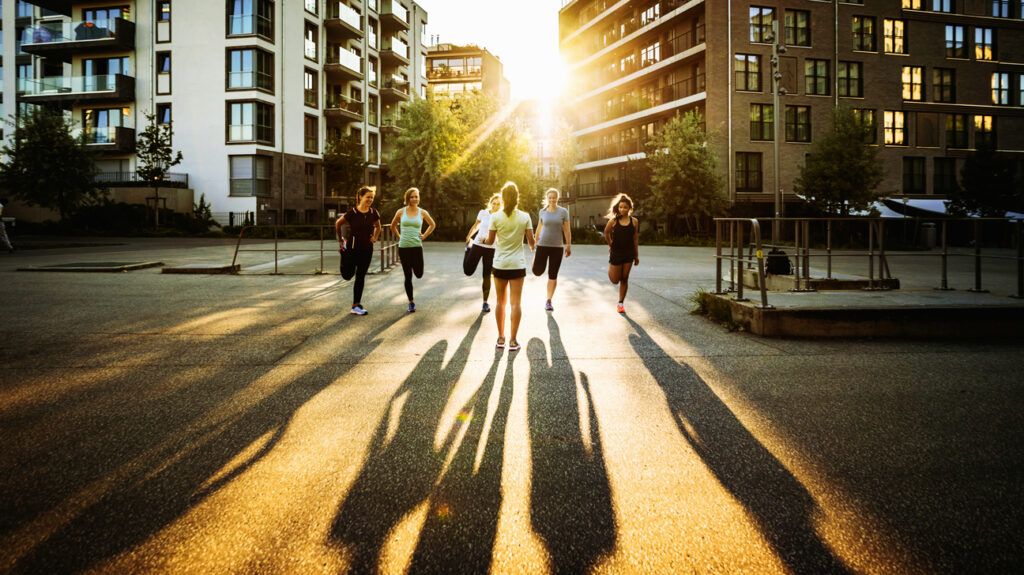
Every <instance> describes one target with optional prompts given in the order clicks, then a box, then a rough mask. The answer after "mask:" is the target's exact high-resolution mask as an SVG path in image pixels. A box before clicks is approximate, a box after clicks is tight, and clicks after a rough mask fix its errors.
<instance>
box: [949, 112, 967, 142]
mask: <svg viewBox="0 0 1024 575" xmlns="http://www.w3.org/2000/svg"><path fill="white" fill-rule="evenodd" d="M946 147H947V148H966V147H967V115H966V114H946Z"/></svg>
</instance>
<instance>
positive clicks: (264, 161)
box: [228, 156, 274, 197]
mask: <svg viewBox="0 0 1024 575" xmlns="http://www.w3.org/2000/svg"><path fill="white" fill-rule="evenodd" d="M228 161H229V163H230V172H231V182H230V184H229V188H228V189H229V190H230V191H229V194H230V195H232V196H236V197H238V196H241V197H251V196H269V195H270V178H271V176H272V172H273V165H274V164H273V162H272V160H271V158H269V157H267V156H228Z"/></svg>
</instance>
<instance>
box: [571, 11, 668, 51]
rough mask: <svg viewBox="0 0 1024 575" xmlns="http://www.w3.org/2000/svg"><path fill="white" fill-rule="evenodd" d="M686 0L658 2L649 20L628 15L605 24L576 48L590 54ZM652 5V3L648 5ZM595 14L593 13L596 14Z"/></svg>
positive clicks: (642, 26) (638, 28)
mask: <svg viewBox="0 0 1024 575" xmlns="http://www.w3.org/2000/svg"><path fill="white" fill-rule="evenodd" d="M686 2H687V0H662V1H661V2H658V3H657V4H658V5H659V8H658V14H659V16H658V17H657V18H652V19H650V20H644V19H642V18H640V17H637V16H630V17H629V18H625V19H622V20H619V21H617V22H614V23H613V24H612V25H611V26H610V27H608V26H605V27H603V28H601V31H598V32H595V33H594V35H593V36H588V37H589V40H581V41H580V44H579V45H578V46H577V48H576V50H577V52H578V54H579V55H581V56H582V55H584V54H592V53H595V52H598V51H600V50H603V49H604V48H606V47H608V46H611V45H612V44H614V43H616V42H618V41H619V40H621V39H623V38H625V37H626V36H629V35H630V34H632V33H633V32H636V31H637V30H640V29H641V28H645V27H646V26H648V25H649V24H653V23H654V22H657V21H658V20H659V19H661V18H662V17H663V16H665V15H666V14H668V13H669V12H671V11H673V10H675V9H676V8H678V7H680V6H682V5H683V4H686ZM649 6H653V4H651V5H649ZM596 15H597V14H594V16H596Z"/></svg>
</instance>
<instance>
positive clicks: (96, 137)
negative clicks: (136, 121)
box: [82, 108, 130, 144]
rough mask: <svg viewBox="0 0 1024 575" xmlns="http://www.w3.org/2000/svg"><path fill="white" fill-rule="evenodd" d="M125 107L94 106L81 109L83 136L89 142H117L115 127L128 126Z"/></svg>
mask: <svg viewBox="0 0 1024 575" xmlns="http://www.w3.org/2000/svg"><path fill="white" fill-rule="evenodd" d="M129 123H130V119H129V116H128V110H127V108H96V109H85V110H82V128H83V130H82V131H83V134H82V135H83V137H84V138H85V141H86V143H89V144H112V143H115V142H117V128H119V127H122V126H128V125H129Z"/></svg>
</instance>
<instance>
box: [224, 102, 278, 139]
mask: <svg viewBox="0 0 1024 575" xmlns="http://www.w3.org/2000/svg"><path fill="white" fill-rule="evenodd" d="M227 112H228V131H227V141H228V142H231V143H235V142H242V143H251V142H256V143H258V144H267V145H270V146H272V145H274V107H273V106H272V105H270V104H265V103H263V102H228V103H227Z"/></svg>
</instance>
